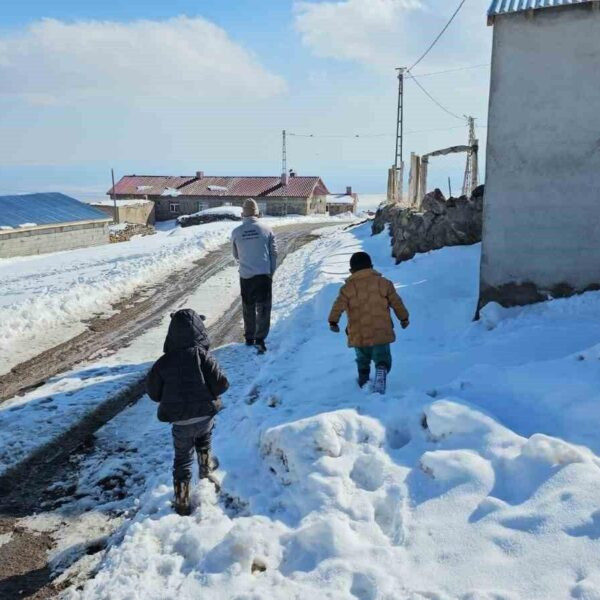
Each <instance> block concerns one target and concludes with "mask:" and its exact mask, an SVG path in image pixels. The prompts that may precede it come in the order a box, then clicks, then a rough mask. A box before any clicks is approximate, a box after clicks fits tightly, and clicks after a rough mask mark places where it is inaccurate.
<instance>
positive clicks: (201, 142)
mask: <svg viewBox="0 0 600 600" xmlns="http://www.w3.org/2000/svg"><path fill="white" fill-rule="evenodd" d="M487 4H488V0H467V1H466V2H465V4H464V6H463V8H462V10H461V11H460V12H459V14H458V16H457V17H456V19H455V20H454V22H453V23H452V24H451V25H450V27H449V28H448V30H447V31H446V33H445V34H444V36H443V37H442V38H441V40H440V41H439V42H438V44H437V45H436V46H435V47H434V48H433V50H432V51H431V52H430V53H429V54H428V55H427V56H426V57H425V59H424V60H423V61H422V62H421V63H420V64H419V65H417V66H416V67H415V68H414V70H413V73H414V74H415V75H418V74H419V73H420V74H422V77H421V78H420V79H419V81H420V83H421V84H422V85H423V86H425V87H426V89H427V90H428V91H429V92H430V94H431V95H432V96H434V98H435V99H436V100H438V102H439V103H441V104H442V105H443V106H444V108H445V109H446V110H443V109H442V108H440V107H439V106H437V105H436V104H434V103H433V102H432V101H431V100H430V99H429V98H428V97H427V96H426V95H425V94H424V93H423V92H422V91H421V90H420V89H419V88H418V87H417V86H416V85H415V83H414V81H411V80H410V79H409V80H407V81H406V84H405V125H404V129H405V131H406V136H405V142H404V154H405V158H406V159H407V158H408V157H409V156H410V152H412V151H414V152H417V153H419V154H421V153H424V152H428V151H432V150H436V149H439V148H443V147H445V146H449V145H454V144H462V143H466V139H467V129H466V126H465V123H464V119H463V118H462V117H463V115H467V114H468V115H473V116H475V117H476V118H477V121H476V123H477V126H478V128H477V134H478V136H479V138H480V140H481V144H482V146H483V148H485V132H486V129H485V125H486V116H487V101H488V86H489V66H488V65H489V62H490V53H491V33H492V31H491V28H489V27H487V24H486V18H485V11H486V9H487ZM457 5H458V0H456V1H454V0H452V1H450V0H335V1H333V0H322V1H316V0H310V1H308V0H306V1H297V0H239V1H238V0H231V1H222V0H200V1H199V0H196V1H188V0H170V1H169V2H165V1H164V0H160V1H158V0H146V1H142V0H137V1H134V0H129V1H122V2H110V1H109V0H106V1H102V2H100V1H99V0H87V1H86V2H81V1H72V0H53V1H52V2H51V3H50V2H47V1H46V0H29V1H27V0H25V1H23V2H20V3H12V2H4V3H1V4H0V193H21V192H32V191H62V192H64V193H71V194H72V195H75V196H76V197H82V198H93V197H101V196H102V195H103V194H104V193H105V192H106V190H107V189H108V188H109V187H110V169H111V168H114V170H115V175H116V177H117V178H119V177H120V176H122V175H123V174H133V173H136V174H176V175H183V174H192V173H194V172H195V171H198V170H202V171H204V172H205V173H207V174H210V175H254V174H256V175H262V174H265V175H266V174H269V175H274V174H279V173H280V171H281V132H282V130H283V129H285V130H286V131H287V132H288V135H287V155H288V168H293V169H294V170H296V172H297V173H298V174H305V175H320V176H321V177H323V179H324V181H325V183H326V184H327V186H328V187H329V189H330V190H331V191H332V192H335V191H341V190H344V189H345V186H347V185H351V186H352V187H353V189H354V190H356V191H358V192H359V193H365V194H367V193H378V192H384V191H385V187H386V180H387V169H388V168H389V166H390V165H391V164H392V163H393V160H394V143H395V142H394V136H395V119H396V102H397V79H396V72H395V68H396V67H398V66H410V65H412V64H413V63H414V62H415V61H416V60H417V58H418V57H419V56H420V55H421V54H422V53H423V52H424V51H425V50H426V48H427V47H428V46H429V44H430V43H431V42H432V41H433V39H434V38H435V36H436V35H437V34H438V33H439V31H440V30H441V29H442V27H443V26H444V25H445V23H446V22H447V20H448V18H449V17H450V15H451V14H452V13H453V12H454V10H455V8H456V6H457ZM467 67H468V68H467ZM439 71H445V72H444V73H439ZM357 135H358V136H359V137H356V136H357ZM308 136H312V137H308ZM481 154H482V157H484V152H482V153H481ZM482 160H483V158H482ZM482 167H483V165H482ZM463 170H464V157H463V156H462V155H461V156H455V157H444V158H441V159H438V160H437V161H436V162H433V161H432V163H431V165H430V183H431V186H438V187H440V188H441V189H442V190H443V191H444V192H445V193H446V192H447V191H448V177H450V179H451V185H452V188H453V191H456V190H457V189H459V188H460V185H461V183H462V174H463V173H462V172H463Z"/></svg>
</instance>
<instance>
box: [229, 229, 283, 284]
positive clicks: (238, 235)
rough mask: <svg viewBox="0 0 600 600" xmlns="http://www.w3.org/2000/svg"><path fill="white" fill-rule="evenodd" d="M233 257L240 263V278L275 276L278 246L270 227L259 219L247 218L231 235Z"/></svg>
mask: <svg viewBox="0 0 600 600" xmlns="http://www.w3.org/2000/svg"><path fill="white" fill-rule="evenodd" d="M231 242H232V249H233V256H234V257H235V259H236V260H238V261H239V263H240V277H241V278H242V279H250V277H254V276H255V275H273V273H275V269H276V268H277V244H276V242H275V236H274V235H273V232H272V231H271V229H269V227H267V226H266V225H262V224H261V223H259V222H258V218H257V217H245V218H244V220H243V223H242V224H241V225H240V226H239V227H236V228H235V229H234V230H233V233H232V234H231Z"/></svg>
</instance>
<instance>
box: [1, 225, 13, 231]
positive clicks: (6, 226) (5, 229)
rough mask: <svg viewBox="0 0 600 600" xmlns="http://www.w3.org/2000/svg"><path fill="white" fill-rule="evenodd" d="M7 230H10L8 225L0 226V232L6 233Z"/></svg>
mask: <svg viewBox="0 0 600 600" xmlns="http://www.w3.org/2000/svg"><path fill="white" fill-rule="evenodd" d="M9 229H12V227H11V226H10V225H0V231H8V230H9Z"/></svg>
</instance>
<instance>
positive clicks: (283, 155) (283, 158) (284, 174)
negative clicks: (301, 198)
mask: <svg viewBox="0 0 600 600" xmlns="http://www.w3.org/2000/svg"><path fill="white" fill-rule="evenodd" d="M287 175H288V172H287V148H286V144H285V129H284V130H283V131H282V132H281V177H282V178H285V180H286V182H287Z"/></svg>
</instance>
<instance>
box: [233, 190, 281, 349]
mask: <svg viewBox="0 0 600 600" xmlns="http://www.w3.org/2000/svg"><path fill="white" fill-rule="evenodd" d="M242 217H243V223H242V224H241V225H240V226H239V227H236V228H235V229H234V230H233V233H232V234H231V241H232V250H233V256H234V258H235V259H236V260H237V261H239V265H240V288H241V292H242V307H243V313H244V337H245V338H246V345H247V346H256V348H257V349H258V353H259V354H264V353H265V352H266V351H267V347H266V345H265V339H266V338H267V335H268V334H269V328H270V326H271V295H272V286H273V274H274V273H275V269H276V268H277V244H276V242H275V236H274V235H273V232H272V231H271V229H269V227H267V226H266V225H262V224H261V223H259V222H258V205H257V204H256V202H255V201H254V200H253V199H252V198H248V199H247V200H245V201H244V206H243V210H242Z"/></svg>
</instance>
